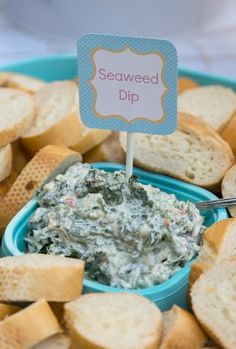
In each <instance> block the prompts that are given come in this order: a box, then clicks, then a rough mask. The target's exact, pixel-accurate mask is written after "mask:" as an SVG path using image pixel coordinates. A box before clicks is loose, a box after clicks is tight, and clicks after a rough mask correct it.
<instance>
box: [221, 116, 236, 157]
mask: <svg viewBox="0 0 236 349" xmlns="http://www.w3.org/2000/svg"><path fill="white" fill-rule="evenodd" d="M235 135H236V114H235V115H234V116H233V118H232V119H231V120H230V122H229V123H228V124H227V125H226V126H225V128H224V130H223V131H222V133H221V136H222V138H223V139H224V140H225V141H226V142H228V143H229V145H230V147H231V149H232V150H233V153H234V156H236V136H235Z"/></svg>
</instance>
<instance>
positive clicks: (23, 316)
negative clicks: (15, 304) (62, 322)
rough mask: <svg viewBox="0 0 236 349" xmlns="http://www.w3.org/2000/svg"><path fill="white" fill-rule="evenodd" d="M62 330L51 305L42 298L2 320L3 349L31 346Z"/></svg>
mask: <svg viewBox="0 0 236 349" xmlns="http://www.w3.org/2000/svg"><path fill="white" fill-rule="evenodd" d="M39 319H40V320H39ZM60 332H61V328H60V326H59V324H58V322H57V319H56V318H55V316H54V315H53V313H52V311H51V309H50V307H49V305H48V304H47V302H46V301H45V300H44V299H41V300H39V301H38V302H36V303H34V304H32V305H30V306H28V307H27V308H25V309H23V310H21V311H19V312H17V313H16V314H14V315H11V316H9V317H7V318H6V319H5V320H4V321H1V322H0V343H1V349H10V348H14V349H25V348H30V347H31V346H33V345H35V344H37V343H39V342H40V341H43V340H44V339H46V338H48V337H50V336H52V335H54V334H56V333H60Z"/></svg>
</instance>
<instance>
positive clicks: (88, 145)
mask: <svg viewBox="0 0 236 349" xmlns="http://www.w3.org/2000/svg"><path fill="white" fill-rule="evenodd" d="M110 134H111V131H109V130H101V129H96V128H91V129H90V128H85V130H84V131H83V132H82V134H81V135H80V137H79V138H78V140H77V141H76V143H75V144H73V145H72V146H71V147H70V148H71V149H73V150H75V151H78V152H79V153H80V154H82V155H83V154H84V153H86V152H88V151H89V150H90V149H92V148H94V147H95V146H96V145H98V144H100V143H102V142H103V141H104V140H105V139H106V138H107V137H109V136H110Z"/></svg>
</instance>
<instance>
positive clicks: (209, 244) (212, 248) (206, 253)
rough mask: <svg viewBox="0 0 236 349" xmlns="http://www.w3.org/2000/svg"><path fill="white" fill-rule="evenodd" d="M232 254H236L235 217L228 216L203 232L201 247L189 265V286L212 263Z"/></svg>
mask: <svg viewBox="0 0 236 349" xmlns="http://www.w3.org/2000/svg"><path fill="white" fill-rule="evenodd" d="M232 256H236V219H234V218H229V219H224V220H222V221H219V222H216V223H215V224H213V225H212V226H211V227H210V228H208V229H207V230H206V231H205V232H204V236H203V245H202V248H201V250H200V253H199V255H198V258H197V260H196V262H195V263H193V264H192V267H191V273H190V277H189V288H190V289H191V287H192V285H193V284H194V283H195V282H196V280H197V279H198V278H199V276H200V275H201V274H202V273H204V272H205V271H206V270H208V269H209V268H210V267H212V265H213V264H214V263H219V262H220V261H221V260H223V259H226V258H228V257H232Z"/></svg>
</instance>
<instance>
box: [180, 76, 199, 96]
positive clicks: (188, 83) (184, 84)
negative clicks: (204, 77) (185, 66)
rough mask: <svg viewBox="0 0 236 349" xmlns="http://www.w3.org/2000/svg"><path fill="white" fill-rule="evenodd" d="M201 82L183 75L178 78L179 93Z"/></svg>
mask: <svg viewBox="0 0 236 349" xmlns="http://www.w3.org/2000/svg"><path fill="white" fill-rule="evenodd" d="M198 86H199V84H198V83H197V82H196V81H194V80H193V79H189V78H186V77H185V76H182V77H180V78H179V79H178V93H179V94H180V93H182V92H184V91H187V90H191V89H192V88H195V87H198Z"/></svg>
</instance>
